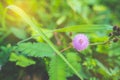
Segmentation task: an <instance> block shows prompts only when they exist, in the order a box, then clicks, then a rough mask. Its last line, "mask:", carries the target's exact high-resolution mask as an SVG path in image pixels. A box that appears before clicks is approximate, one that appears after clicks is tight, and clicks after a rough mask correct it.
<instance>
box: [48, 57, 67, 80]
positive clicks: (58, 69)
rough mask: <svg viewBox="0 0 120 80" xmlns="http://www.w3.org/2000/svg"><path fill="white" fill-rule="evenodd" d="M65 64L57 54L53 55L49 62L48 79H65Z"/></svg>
mask: <svg viewBox="0 0 120 80" xmlns="http://www.w3.org/2000/svg"><path fill="white" fill-rule="evenodd" d="M66 74H67V73H66V64H65V63H64V61H63V60H62V59H61V58H60V57H59V56H57V55H55V56H53V58H52V60H51V62H50V69H49V76H50V79H49V80H66Z"/></svg>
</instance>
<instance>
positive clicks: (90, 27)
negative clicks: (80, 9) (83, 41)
mask: <svg viewBox="0 0 120 80" xmlns="http://www.w3.org/2000/svg"><path fill="white" fill-rule="evenodd" d="M105 30H112V26H110V25H76V26H68V27H65V28H60V29H56V30H54V31H56V32H96V31H105Z"/></svg>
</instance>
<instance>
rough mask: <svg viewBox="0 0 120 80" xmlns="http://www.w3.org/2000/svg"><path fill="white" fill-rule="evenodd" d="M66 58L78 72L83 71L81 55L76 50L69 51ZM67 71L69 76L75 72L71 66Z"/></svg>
mask: <svg viewBox="0 0 120 80" xmlns="http://www.w3.org/2000/svg"><path fill="white" fill-rule="evenodd" d="M66 58H67V60H68V61H69V62H70V63H71V64H72V66H73V67H74V68H75V69H76V70H77V71H78V72H80V71H81V69H82V68H81V64H80V57H79V56H78V55H77V54H76V53H75V52H69V53H67V54H66ZM67 72H68V76H73V74H74V72H73V71H72V70H71V69H70V68H68V70H67Z"/></svg>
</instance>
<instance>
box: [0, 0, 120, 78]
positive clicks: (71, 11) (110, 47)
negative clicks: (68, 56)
mask: <svg viewBox="0 0 120 80" xmlns="http://www.w3.org/2000/svg"><path fill="white" fill-rule="evenodd" d="M119 4H120V1H119V0H0V65H1V66H2V68H1V70H0V80H48V71H47V69H46V64H47V62H49V59H48V58H47V59H46V58H36V57H28V58H30V59H32V60H34V61H36V63H37V64H34V65H31V66H27V67H20V66H18V65H16V64H15V63H14V62H11V61H10V60H9V58H10V55H11V53H12V52H13V48H14V46H16V44H17V43H18V42H19V41H21V40H24V39H28V38H30V36H36V34H37V33H36V32H35V31H34V30H33V29H32V28H30V27H29V26H28V25H27V24H26V23H25V22H24V21H23V20H22V19H21V18H20V17H19V16H18V15H17V14H15V13H13V12H12V11H10V10H7V9H6V7H7V6H9V5H16V6H18V7H20V8H21V9H22V10H24V11H25V12H26V13H27V14H28V15H29V16H30V18H31V19H32V20H33V22H34V23H35V24H36V25H37V26H38V27H42V28H45V29H46V32H47V29H50V30H54V29H58V28H63V27H67V26H72V25H83V24H84V25H87V24H98V25H103V24H109V25H112V26H114V25H117V26H120V16H119V13H120V5H119ZM109 32H110V31H106V30H105V31H103V32H101V31H96V32H92V33H86V34H87V36H88V37H89V39H90V42H91V43H94V42H104V41H105V40H107V39H108V33H109ZM46 34H47V35H48V37H49V39H50V40H51V41H52V42H53V43H54V44H55V45H56V46H57V47H58V49H63V48H65V47H67V46H68V44H69V43H70V42H71V38H72V37H73V36H74V35H75V34H76V33H72V35H71V34H70V33H69V32H66V33H49V32H48V33H46ZM28 41H30V42H44V41H43V39H42V38H41V37H34V38H32V39H31V38H30V40H28ZM119 47H120V42H117V43H111V44H107V45H96V46H90V47H88V48H87V49H86V50H85V51H83V52H80V53H79V56H80V57H81V61H80V62H81V63H82V69H83V72H84V75H85V80H119V79H120V76H119V74H120V62H119V61H120V50H119ZM71 51H74V50H73V49H70V50H69V51H68V52H71ZM74 52H75V51H74ZM45 59H46V60H48V61H45ZM96 59H97V60H98V62H97V61H96ZM26 61H27V60H26ZM25 64H26V63H25ZM31 64H32V63H31ZM31 76H32V78H31ZM67 80H79V79H78V78H77V77H76V76H75V75H73V76H71V77H68V78H67Z"/></svg>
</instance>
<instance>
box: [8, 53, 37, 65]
mask: <svg viewBox="0 0 120 80" xmlns="http://www.w3.org/2000/svg"><path fill="white" fill-rule="evenodd" d="M9 60H10V61H11V62H16V65H19V66H21V67H27V66H30V65H32V64H35V61H33V60H32V59H29V58H27V57H25V56H23V55H18V54H16V53H11V55H10V58H9Z"/></svg>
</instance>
